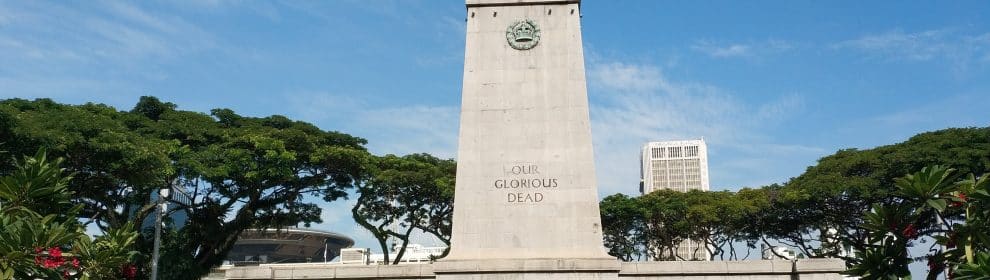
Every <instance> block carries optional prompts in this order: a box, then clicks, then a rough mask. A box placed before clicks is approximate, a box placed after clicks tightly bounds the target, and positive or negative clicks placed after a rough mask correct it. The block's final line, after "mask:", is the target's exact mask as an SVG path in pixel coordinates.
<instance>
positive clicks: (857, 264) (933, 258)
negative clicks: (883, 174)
mask: <svg viewBox="0 0 990 280" xmlns="http://www.w3.org/2000/svg"><path fill="white" fill-rule="evenodd" d="M954 172H955V170H954V169H950V168H945V167H942V166H938V165H935V166H931V167H925V168H922V169H921V171H918V172H915V173H912V174H908V175H906V176H904V177H901V178H897V179H895V185H896V186H897V190H896V192H895V194H894V195H893V197H892V202H891V203H877V204H875V205H873V207H872V210H871V211H870V212H867V213H866V214H865V222H864V223H863V224H862V225H861V227H862V228H863V229H864V230H865V231H866V232H867V242H868V244H867V245H866V246H864V248H863V249H862V251H861V253H860V254H859V255H858V256H856V257H854V258H852V259H851V260H850V268H849V271H848V273H849V274H852V275H856V276H861V277H863V279H898V278H902V277H907V276H909V275H910V272H909V271H908V264H910V263H911V261H912V259H911V258H910V257H909V255H908V251H907V248H908V247H910V246H913V245H914V244H915V242H916V241H917V240H919V239H921V238H925V237H931V238H934V239H935V240H936V241H937V242H935V244H933V245H931V247H930V248H929V250H928V254H926V255H925V256H924V258H923V259H925V260H927V262H928V268H929V273H928V277H927V279H937V278H938V276H939V275H940V274H941V273H943V272H944V271H946V270H948V271H949V272H950V274H952V275H955V274H957V272H958V274H959V275H960V276H961V278H964V279H966V278H969V279H979V278H987V277H990V273H988V271H990V269H988V268H990V263H987V262H986V258H985V257H984V256H985V255H986V254H987V253H988V252H990V250H988V249H990V242H988V241H990V240H988V238H987V236H988V233H987V232H988V230H990V228H987V227H986V220H987V218H988V217H987V216H985V214H986V213H987V210H988V209H987V208H986V206H987V205H988V204H990V195H988V193H990V179H987V176H986V175H984V176H982V177H980V178H979V179H977V177H976V176H974V175H972V174H970V175H969V177H968V178H967V179H964V180H960V181H955V178H956V177H955V175H954ZM977 256H979V257H977ZM953 267H958V270H957V271H954V270H953Z"/></svg>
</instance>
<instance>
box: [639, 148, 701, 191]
mask: <svg viewBox="0 0 990 280" xmlns="http://www.w3.org/2000/svg"><path fill="white" fill-rule="evenodd" d="M641 160H642V165H640V166H641V167H640V178H641V179H642V181H641V183H640V184H641V186H640V190H639V191H640V193H642V194H648V193H650V192H653V191H655V190H660V189H671V190H676V191H682V192H686V191H689V190H703V191H707V190H708V146H706V145H705V140H704V139H699V140H682V141H663V142H649V143H646V145H644V146H643V154H642V157H641Z"/></svg>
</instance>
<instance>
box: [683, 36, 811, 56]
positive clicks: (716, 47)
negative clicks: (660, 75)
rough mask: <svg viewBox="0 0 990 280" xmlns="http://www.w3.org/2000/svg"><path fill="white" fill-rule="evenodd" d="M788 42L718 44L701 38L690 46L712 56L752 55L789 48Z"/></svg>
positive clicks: (768, 41)
mask: <svg viewBox="0 0 990 280" xmlns="http://www.w3.org/2000/svg"><path fill="white" fill-rule="evenodd" d="M791 48H792V46H791V44H790V43H788V42H785V41H780V40H767V41H763V42H751V43H732V44H718V43H716V42H713V41H710V40H702V41H698V42H696V43H695V44H694V45H692V46H691V49H692V50H695V51H698V52H701V53H704V54H706V55H708V56H711V57H714V58H733V57H754V56H757V55H764V54H769V53H775V52H781V51H786V50H789V49H791Z"/></svg>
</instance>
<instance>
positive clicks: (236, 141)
mask: <svg viewBox="0 0 990 280" xmlns="http://www.w3.org/2000/svg"><path fill="white" fill-rule="evenodd" d="M0 121H4V122H6V123H7V124H9V125H10V126H9V127H5V128H4V129H6V130H8V131H9V132H10V133H6V134H2V135H0V143H3V144H4V148H5V149H6V150H8V151H10V152H11V153H13V154H19V153H25V151H33V150H36V149H38V148H40V147H45V148H47V149H48V150H49V151H50V153H52V154H55V155H58V156H60V157H64V158H66V161H65V163H66V168H67V169H68V170H69V171H70V172H73V173H74V174H75V176H74V178H73V179H72V180H70V181H69V183H68V189H69V190H70V191H73V192H75V195H74V196H73V203H76V204H79V205H82V209H81V211H80V212H79V215H78V216H79V217H80V218H83V219H85V220H87V222H92V223H94V224H96V225H98V226H99V227H100V228H101V229H103V230H104V232H109V231H110V230H112V229H116V228H121V227H123V226H124V225H126V224H128V223H133V224H137V225H140V224H144V223H145V221H146V220H147V219H148V217H149V216H150V215H151V214H152V213H154V212H153V211H154V209H155V202H154V196H153V194H154V193H156V192H157V191H158V189H162V188H171V189H173V190H176V191H175V193H176V195H174V196H173V197H170V198H169V203H170V204H171V207H170V208H169V213H166V215H171V214H172V213H177V212H184V213H185V214H186V216H188V221H187V222H186V223H185V226H183V224H175V225H174V227H171V228H168V229H167V231H168V232H174V233H166V234H165V238H166V240H165V241H164V242H165V243H166V244H173V245H172V246H174V247H175V248H173V249H174V250H171V249H170V250H169V252H171V253H173V254H175V257H176V258H177V259H184V260H185V259H189V263H184V262H164V263H162V271H188V270H191V271H188V274H183V275H182V276H176V277H177V278H181V279H188V278H191V277H196V276H198V275H201V274H204V273H207V272H208V271H209V269H210V268H211V267H213V266H215V265H217V264H219V263H220V262H221V261H222V260H223V258H224V256H225V255H226V253H227V251H228V250H230V248H231V247H232V246H233V244H234V242H235V241H236V239H237V236H238V235H239V234H240V233H241V232H242V231H243V230H245V229H249V228H265V227H284V226H290V225H296V224H299V223H302V224H305V225H308V224H309V223H313V222H319V221H320V220H319V217H320V211H321V209H320V208H319V207H317V205H316V204H314V203H312V202H308V201H306V200H304V198H305V197H307V196H315V197H318V198H322V199H324V200H326V201H334V200H336V199H338V198H343V197H345V196H346V195H347V190H348V189H350V188H352V187H353V186H354V185H355V184H356V183H358V182H359V181H361V180H363V179H364V178H366V176H367V175H366V170H365V168H366V162H367V158H368V157H369V154H368V153H367V151H366V149H365V148H364V146H363V145H364V144H365V143H366V142H365V140H364V139H361V138H357V137H353V136H350V135H347V134H344V133H340V132H335V131H324V130H322V129H320V128H317V127H316V126H314V125H312V124H309V123H305V122H299V121H292V120H289V119H288V118H286V117H282V116H270V117H264V118H253V117H243V116H240V115H237V114H236V113H234V112H233V111H231V110H229V109H216V110H213V111H212V116H211V115H207V114H203V113H198V112H190V111H181V110H177V109H176V106H175V105H174V104H171V103H167V102H161V101H158V100H157V99H155V98H152V97H145V98H142V100H141V101H140V102H139V103H138V105H137V106H136V107H135V108H134V109H133V110H131V111H130V112H121V111H117V110H115V109H114V108H112V107H109V106H106V105H101V104H84V105H64V104H58V103H55V102H53V101H51V100H47V99H39V100H36V101H27V100H20V99H11V100H4V101H2V102H0ZM11 168H12V167H11V166H9V164H5V165H4V166H0V170H10V169H11ZM146 233H147V234H144V235H141V236H140V238H139V240H138V242H137V245H138V248H139V250H141V251H142V252H150V251H151V237H152V236H153V235H152V234H151V232H150V231H146ZM169 238H175V239H169ZM145 256H146V255H145ZM142 263H146V261H142ZM170 265H177V266H179V265H181V267H169V266H170Z"/></svg>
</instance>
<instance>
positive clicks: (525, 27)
mask: <svg viewBox="0 0 990 280" xmlns="http://www.w3.org/2000/svg"><path fill="white" fill-rule="evenodd" d="M505 39H506V41H508V42H509V46H511V47H512V48H513V49H517V50H528V49H532V48H533V47H536V44H538V43H539V42H540V28H539V27H537V26H536V24H535V23H533V21H532V20H528V19H527V20H521V21H517V22H514V23H512V24H510V25H509V29H507V30H506V31H505Z"/></svg>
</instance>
